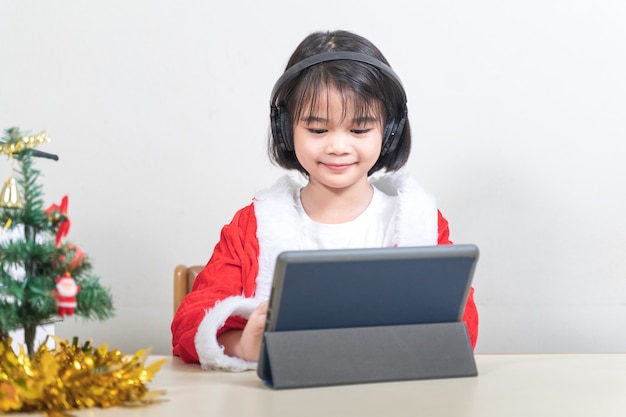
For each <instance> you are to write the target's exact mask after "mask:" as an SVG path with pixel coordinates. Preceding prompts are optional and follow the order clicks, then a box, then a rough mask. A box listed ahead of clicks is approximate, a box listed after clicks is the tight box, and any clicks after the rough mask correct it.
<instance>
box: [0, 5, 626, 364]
mask: <svg viewBox="0 0 626 417" xmlns="http://www.w3.org/2000/svg"><path fill="white" fill-rule="evenodd" d="M217 4H219V6H217ZM625 21H626V6H625V5H624V3H623V2H621V1H618V0H616V1H608V0H604V1H602V0H600V1H593V0H585V1H549V2H546V1H540V0H531V1H517V2H500V1H495V0H494V1H487V0H481V1H439V2H434V1H417V0H412V1H406V2H403V1H398V0H390V1H386V2H378V1H373V0H359V1H343V2H338V1H337V0H318V1H316V2H294V1H289V0H269V1H266V2H257V1H255V0H244V1H238V2H219V3H216V2H209V1H185V2H179V1H153V0H144V1H89V2H86V1H79V0H75V1H56V2H50V1H22V0H9V1H7V0H5V1H2V2H0V128H2V129H6V128H9V127H12V126H18V127H20V128H22V129H25V130H31V131H32V132H38V131H40V130H43V129H45V130H46V131H47V132H48V134H49V135H50V136H51V137H52V139H53V141H52V142H51V143H49V144H45V145H42V146H41V147H40V149H41V150H44V151H48V152H53V153H57V154H58V155H59V156H60V161H59V162H52V161H47V160H41V161H38V162H37V167H38V168H39V169H41V171H42V172H43V175H44V177H43V181H44V186H45V189H44V190H45V197H46V201H47V203H52V202H59V201H60V199H61V197H62V196H63V195H64V194H68V195H69V198H70V205H69V214H70V218H71V221H72V229H71V231H70V235H69V239H70V240H71V241H73V242H74V243H76V244H78V245H79V246H81V247H82V248H83V249H84V250H85V251H86V253H87V254H88V255H89V256H90V257H91V258H92V261H93V263H94V267H95V273H96V274H97V275H98V276H100V278H101V279H102V281H103V282H104V283H105V284H106V285H109V286H110V287H111V288H112V290H113V294H114V297H115V304H116V307H117V316H116V318H114V319H111V320H108V321H105V322H86V323H85V322H82V321H81V320H74V319H70V320H67V321H65V322H64V323H61V324H58V325H57V328H56V332H57V334H58V335H60V336H61V337H66V338H71V337H72V336H74V335H77V336H79V337H80V338H82V339H93V341H94V343H96V344H101V343H108V344H109V345H110V346H112V347H117V348H120V349H122V350H123V351H127V352H131V351H135V350H137V349H140V348H144V347H147V346H153V348H154V349H153V351H154V352H156V353H169V351H170V332H169V325H170V320H171V317H172V312H171V298H172V297H171V275H172V270H173V268H174V266H175V265H176V264H177V263H204V262H206V261H207V260H208V258H209V256H210V254H211V251H212V248H213V245H214V244H215V243H216V242H217V239H218V234H219V230H220V228H221V226H222V225H223V224H224V223H226V222H228V221H229V220H230V218H231V216H232V215H233V213H234V211H235V210H236V209H238V208H240V207H241V206H243V205H245V204H248V203H249V202H250V200H251V197H252V195H253V193H254V191H255V190H257V189H259V188H263V187H266V186H268V185H270V184H271V183H272V182H273V181H274V179H275V178H276V177H277V176H278V175H279V174H280V171H279V170H278V169H276V168H274V167H272V166H271V165H270V164H269V162H268V160H267V157H266V155H265V138H266V132H267V126H268V123H267V122H268V118H267V116H268V100H269V93H270V91H271V88H272V86H273V83H274V81H275V79H276V78H277V77H278V76H279V75H280V74H281V72H282V69H283V67H284V65H285V63H286V61H287V58H288V56H289V55H290V54H291V52H292V50H293V49H294V48H295V46H296V45H297V43H299V41H300V40H301V39H302V38H303V37H304V36H305V35H307V34H308V33H309V32H311V31H314V30H319V29H336V28H344V29H348V30H353V31H355V32H357V33H360V34H362V35H364V36H366V37H368V38H370V39H371V40H372V41H373V42H374V43H376V44H377V45H378V46H379V47H380V48H381V49H382V51H383V52H384V53H385V55H386V56H387V58H388V59H389V60H390V62H391V64H392V66H393V67H394V68H395V69H396V71H397V73H398V74H399V75H400V76H401V78H402V79H403V81H404V84H405V87H406V89H407V93H408V97H409V111H410V119H411V123H412V125H413V129H414V137H415V146H414V151H413V152H414V153H413V155H412V159H411V160H410V162H409V165H408V167H407V168H408V170H409V171H411V172H412V173H414V174H415V175H416V176H418V177H419V178H420V180H421V181H422V183H423V184H424V185H425V186H426V187H427V188H428V189H430V190H431V191H432V192H433V193H434V194H435V195H437V197H438V199H439V206H440V209H441V210H442V211H443V213H444V215H446V217H447V218H448V220H449V221H450V223H451V230H452V238H453V240H455V241H456V242H457V243H466V242H473V243H476V244H478V245H479V246H480V248H481V260H480V264H479V268H478V270H477V273H476V277H475V282H474V284H475V288H476V300H477V302H478V307H479V309H480V313H481V328H480V337H479V345H478V349H477V351H480V352H536V351H539V352H548V351H624V350H625V348H626V332H624V331H622V329H624V328H626V307H625V306H626V256H625V252H626V221H625V217H626V216H625V214H626V197H625V195H626V193H625V190H626V169H625V168H624V166H623V162H624V159H625V157H626V145H625V143H626V81H625V76H624V74H626V25H624V24H623V22H625ZM8 170H9V168H8V162H7V161H6V159H5V160H0V175H3V174H2V172H4V173H5V174H6V175H7V176H8Z"/></svg>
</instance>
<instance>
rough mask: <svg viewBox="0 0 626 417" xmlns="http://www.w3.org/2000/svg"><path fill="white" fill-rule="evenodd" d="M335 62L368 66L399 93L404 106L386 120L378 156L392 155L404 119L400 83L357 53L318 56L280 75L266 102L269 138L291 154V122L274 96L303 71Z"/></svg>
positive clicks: (387, 68) (377, 63)
mask: <svg viewBox="0 0 626 417" xmlns="http://www.w3.org/2000/svg"><path fill="white" fill-rule="evenodd" d="M337 60H348V61H358V62H363V63H365V64H369V65H371V66H373V67H375V68H377V69H379V70H380V71H381V72H383V73H384V74H385V75H386V76H388V77H389V78H390V79H391V80H392V81H393V82H394V83H396V85H397V86H398V89H399V90H400V92H401V93H402V100H403V103H404V104H403V108H402V112H401V113H402V114H401V116H400V118H399V119H398V118H396V117H393V116H392V117H388V118H387V121H386V123H385V128H384V130H383V145H382V149H381V152H380V153H381V155H385V154H386V153H389V152H393V151H394V150H395V149H396V147H397V146H398V142H399V141H400V137H401V136H402V130H404V124H405V123H406V118H407V107H406V93H405V91H404V87H403V86H402V83H401V82H400V78H399V77H398V76H397V75H396V73H395V72H394V71H393V70H392V69H391V67H390V66H389V65H386V64H385V63H383V62H381V61H379V60H377V59H376V58H372V57H371V56H369V55H365V54H362V53H359V52H345V51H340V52H323V53H321V54H317V55H313V56H310V57H308V58H305V59H303V60H302V61H300V62H297V63H296V64H294V65H293V66H291V67H289V68H288V69H287V70H286V71H285V72H284V73H283V75H281V76H280V78H279V79H278V81H276V84H274V88H273V89H272V96H271V97H272V98H271V100H270V124H271V129H272V137H273V138H274V140H275V141H276V142H277V144H278V146H279V147H280V149H281V150H282V151H293V138H292V137H291V136H292V133H291V120H290V118H289V114H288V112H287V110H286V109H283V108H282V107H280V106H277V105H276V98H277V97H276V93H277V92H278V90H279V89H280V88H281V87H282V86H283V84H285V83H287V82H289V81H291V80H293V79H294V78H295V77H296V76H297V75H298V74H299V73H300V72H302V71H303V70H305V69H306V68H309V67H312V66H313V65H317V64H320V63H322V62H328V61H337Z"/></svg>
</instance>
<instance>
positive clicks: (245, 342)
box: [240, 301, 268, 361]
mask: <svg viewBox="0 0 626 417" xmlns="http://www.w3.org/2000/svg"><path fill="white" fill-rule="evenodd" d="M267 306H268V301H264V302H262V303H261V304H259V305H258V307H257V308H256V309H255V310H254V311H253V312H252V314H250V317H248V323H247V324H246V327H244V329H243V332H242V333H241V339H240V348H241V358H242V359H245V360H247V361H258V360H259V353H260V350H261V341H262V340H263V331H264V330H265V317H266V316H267Z"/></svg>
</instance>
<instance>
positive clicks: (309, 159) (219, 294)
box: [172, 31, 478, 371]
mask: <svg viewBox="0 0 626 417" xmlns="http://www.w3.org/2000/svg"><path fill="white" fill-rule="evenodd" d="M270 105H271V115H270V122H271V130H272V133H271V137H270V142H269V153H270V157H271V158H272V160H273V161H274V162H275V163H276V164H278V165H279V166H281V167H284V168H286V169H288V170H293V171H297V172H299V173H300V174H302V175H296V176H293V175H292V176H289V175H288V176H285V177H283V178H281V179H280V180H279V181H278V182H277V183H276V184H275V185H274V186H273V187H271V188H270V189H268V190H265V191H263V192H260V193H258V194H257V195H256V196H255V198H254V200H253V203H252V204H250V205H249V206H247V207H244V208H243V209H241V210H240V211H238V212H237V213H236V214H235V216H234V218H233V220H232V221H231V223H230V224H228V225H226V226H224V228H223V229H222V233H221V237H220V241H219V242H218V243H217V245H216V246H215V249H214V252H213V255H212V257H211V259H210V260H209V262H208V263H207V265H206V267H205V268H204V270H203V271H202V272H201V273H200V274H199V275H198V277H197V279H196V281H195V283H194V286H193V290H192V292H191V293H190V294H188V295H187V296H186V297H185V299H184V300H183V302H182V304H181V306H180V307H179V309H178V311H177V312H176V314H175V316H174V320H173V322H172V344H173V354H174V355H178V356H180V357H181V358H182V359H183V360H184V361H185V362H195V363H197V362H200V364H201V365H202V367H203V368H205V369H224V370H230V371H241V370H246V369H254V368H255V367H256V361H257V360H258V356H259V350H260V345H261V339H262V336H263V328H264V323H265V314H266V311H267V300H268V298H269V295H270V294H269V293H270V288H271V281H272V276H273V272H274V271H273V270H274V263H275V261H276V257H277V255H278V254H279V253H280V252H282V251H285V250H303V249H336V248H358V247H388V246H420V245H436V244H450V243H451V242H450V240H449V237H448V236H449V231H448V222H447V221H446V220H445V219H444V217H443V216H442V215H441V213H440V212H439V211H438V210H437V206H436V204H435V200H434V198H433V197H432V196H431V195H430V194H428V193H427V192H425V191H424V190H423V189H422V188H421V187H420V186H419V185H418V184H417V183H416V182H415V181H414V180H413V179H412V178H411V177H409V176H408V175H406V174H405V173H402V172H399V170H400V168H402V167H403V166H404V164H405V163H406V161H407V159H408V157H409V152H410V148H411V131H410V126H409V121H408V119H407V107H406V96H405V92H404V89H403V88H402V84H401V82H400V80H399V79H398V77H397V76H396V74H395V73H394V72H393V70H392V69H391V68H390V67H389V66H388V63H387V60H386V59H385V57H384V56H383V55H382V53H381V52H380V51H379V50H378V49H377V48H376V46H374V45H373V44H372V43H371V42H369V41H368V40H367V39H364V38H363V37H361V36H358V35H355V34H353V33H350V32H346V31H334V32H316V33H313V34H311V35H309V36H307V37H306V38H305V39H304V40H303V41H302V42H301V43H300V45H299V46H298V47H297V48H296V50H295V52H294V53H293V55H292V56H291V58H290V60H289V63H288V64H287V69H286V71H285V73H284V74H283V75H282V76H281V77H280V79H279V80H278V81H277V83H276V85H275V87H274V90H273V91H272V97H271V103H270ZM374 173H378V175H372V174H374ZM381 174H382V175H381ZM312 302H314V300H312ZM320 308H324V307H323V306H320ZM463 320H464V321H465V322H466V324H467V328H468V330H469V335H470V341H471V343H472V346H475V344H476V338H477V331H478V314H477V311H476V306H475V304H474V300H473V290H472V291H471V292H470V295H469V298H468V300H467V305H466V309H465V314H464V317H463Z"/></svg>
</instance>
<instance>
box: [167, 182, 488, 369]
mask: <svg viewBox="0 0 626 417" xmlns="http://www.w3.org/2000/svg"><path fill="white" fill-rule="evenodd" d="M371 183H372V185H374V186H375V187H376V188H378V189H379V190H381V191H382V192H384V193H385V194H387V195H390V196H395V197H396V198H395V200H394V201H395V202H394V204H395V207H394V210H393V213H394V214H393V222H392V224H393V235H392V239H393V245H395V246H427V245H436V244H450V243H452V242H450V240H449V230H448V222H447V221H446V219H445V218H444V217H443V216H442V215H441V213H440V212H439V211H438V209H437V207H436V204H435V199H434V198H433V197H432V196H431V195H430V194H428V193H427V192H426V191H424V190H423V189H422V188H421V187H420V186H419V184H418V183H417V182H415V181H414V180H413V179H412V178H411V177H410V176H408V175H407V174H405V173H394V174H389V175H385V176H383V177H381V178H378V179H372V180H371ZM305 184H306V183H305V182H302V181H301V180H299V178H295V177H290V176H285V177H283V178H281V179H280V180H279V181H278V182H277V183H276V184H275V185H274V186H273V187H271V188H270V189H268V190H265V191H262V192H259V193H258V194H257V195H256V196H255V199H254V201H253V203H252V204H250V205H249V206H247V207H244V208H243V209H241V210H239V211H238V212H237V213H236V214H235V216H234V217H233V219H232V221H231V222H230V223H229V224H228V225H226V226H224V228H223V229H222V232H221V236H220V241H219V242H218V243H217V245H216V246H215V249H214V251H213V255H212V256H211V259H210V260H209V262H208V263H207V265H206V267H205V268H204V269H203V270H202V272H201V273H200V274H199V275H198V277H197V278H196V281H195V283H194V286H193V289H192V292H191V293H189V294H188V295H187V296H186V297H185V298H184V299H183V302H182V304H181V305H180V307H179V308H178V311H177V312H176V314H175V315H174V320H173V321H172V326H171V330H172V345H173V354H174V355H177V356H180V357H181V358H182V360H183V361H185V362H190V363H198V362H199V363H200V364H201V365H202V367H203V368H204V369H222V370H228V371H243V370H248V369H255V368H256V362H249V361H245V360H243V359H240V358H237V357H232V356H228V355H226V354H224V352H223V347H222V346H220V345H219V344H218V342H217V336H218V335H219V334H221V333H223V332H225V331H227V330H231V329H243V328H244V326H245V324H246V321H247V317H249V315H250V313H251V312H252V311H253V310H254V309H255V308H256V307H257V306H258V305H259V303H261V302H262V301H264V300H267V299H268V298H269V294H270V289H271V283H272V277H273V273H274V264H275V262H276V257H277V256H278V254H279V253H280V252H282V251H286V250H299V249H303V247H301V245H300V243H299V242H300V241H301V239H300V235H301V233H302V232H301V230H302V223H301V218H300V217H299V214H298V213H297V209H296V205H297V204H296V199H299V190H300V188H302V187H303V186H304V185H305ZM463 321H464V322H465V323H466V324H467V328H468V331H469V335H470V341H471V343H472V347H474V346H475V344H476V339H477V335H478V313H477V311H476V305H475V304H474V299H473V289H472V291H470V294H469V297H468V300H467V305H466V308H465V313H464V316H463Z"/></svg>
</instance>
